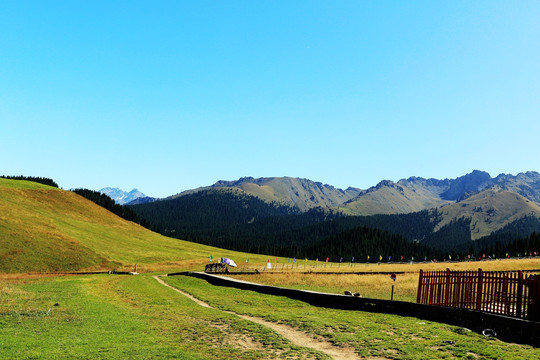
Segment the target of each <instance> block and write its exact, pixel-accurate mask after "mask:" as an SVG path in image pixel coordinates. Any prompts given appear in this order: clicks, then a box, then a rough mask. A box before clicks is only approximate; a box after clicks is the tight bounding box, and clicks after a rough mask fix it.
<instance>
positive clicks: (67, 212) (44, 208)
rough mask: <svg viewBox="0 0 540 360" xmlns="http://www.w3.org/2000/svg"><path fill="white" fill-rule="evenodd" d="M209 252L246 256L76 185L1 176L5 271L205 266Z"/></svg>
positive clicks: (0, 265)
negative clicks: (154, 226)
mask: <svg viewBox="0 0 540 360" xmlns="http://www.w3.org/2000/svg"><path fill="white" fill-rule="evenodd" d="M209 255H213V256H214V257H217V258H219V257H222V256H223V257H234V256H236V257H240V256H244V255H243V254H242V255H241V254H239V253H234V252H231V251H227V250H221V249H217V248H213V247H208V246H203V245H199V244H194V243H191V242H187V241H182V240H177V239H172V238H168V237H164V236H161V235H159V234H156V233H153V232H151V231H149V230H147V229H145V228H143V227H141V226H139V225H137V224H135V223H132V222H129V221H125V220H124V219H122V218H120V217H118V216H116V215H114V214H112V213H110V212H109V211H107V210H105V209H103V208H101V207H100V206H98V205H96V204H94V203H93V202H91V201H89V200H86V199H85V198H83V197H81V196H79V195H77V194H75V193H72V192H70V191H64V190H60V189H57V188H53V187H50V186H45V185H41V184H37V183H33V182H28V181H21V180H6V179H0V272H4V273H18V272H60V271H80V270H99V269H104V270H110V269H133V266H134V264H138V270H139V271H151V270H155V269H164V268H180V267H181V268H189V267H193V266H196V267H198V268H201V267H202V265H203V264H204V263H205V262H207V261H208V256H209ZM261 260H262V257H261Z"/></svg>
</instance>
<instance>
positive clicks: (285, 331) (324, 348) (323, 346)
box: [154, 276, 360, 360]
mask: <svg viewBox="0 0 540 360" xmlns="http://www.w3.org/2000/svg"><path fill="white" fill-rule="evenodd" d="M154 279H156V280H157V281H158V282H159V283H160V284H162V285H164V286H167V287H169V288H171V289H173V290H174V291H176V292H178V293H180V294H182V295H184V296H186V297H188V298H190V299H191V300H193V301H195V302H196V303H197V304H199V305H200V306H204V307H208V308H211V306H210V305H208V304H207V303H205V302H204V301H201V300H199V299H197V298H195V297H193V296H191V295H190V294H188V293H185V292H183V291H181V290H179V289H177V288H175V287H173V286H170V285H169V284H167V283H165V282H164V281H163V280H161V279H160V278H159V277H158V276H154ZM226 312H227V313H230V314H234V315H236V316H238V317H240V318H242V319H245V320H248V321H251V322H254V323H257V324H260V325H263V326H266V327H268V328H270V329H272V330H274V331H275V332H277V333H278V334H280V335H281V336H283V337H284V338H286V339H287V340H289V341H290V342H291V343H293V344H295V345H297V346H302V347H308V348H312V349H315V350H318V351H320V352H323V353H325V354H327V355H328V356H330V357H332V358H333V359H336V360H341V359H343V360H349V359H359V358H360V356H358V355H357V354H356V353H355V352H354V348H352V347H339V346H336V345H334V344H332V343H330V342H328V341H324V340H318V339H314V338H313V337H312V336H310V335H309V334H307V333H305V332H303V331H299V330H297V329H295V328H293V327H291V326H288V325H283V324H276V323H274V322H271V321H266V320H264V319H261V318H257V317H253V316H247V315H242V314H237V313H233V312H229V311H226Z"/></svg>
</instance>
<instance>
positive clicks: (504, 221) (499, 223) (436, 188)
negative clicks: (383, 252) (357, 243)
mask: <svg viewBox="0 0 540 360" xmlns="http://www.w3.org/2000/svg"><path fill="white" fill-rule="evenodd" d="M223 192H224V193H226V194H227V195H226V196H225V198H226V199H227V200H224V198H223V197H222V198H219V202H220V208H222V209H224V210H223V211H224V212H225V211H228V212H233V213H235V214H237V215H235V216H236V217H235V219H248V220H249V221H251V222H252V223H253V222H254V223H257V221H258V220H261V216H260V214H257V213H251V212H250V211H249V209H247V206H248V205H247V204H245V205H243V206H245V207H246V209H245V211H244V212H246V214H244V215H239V214H238V212H239V211H242V210H241V209H242V207H241V206H238V201H237V200H235V201H236V203H235V205H234V206H228V207H227V206H225V205H223V204H224V203H225V202H227V201H232V200H231V199H232V198H233V196H234V194H236V196H239V195H242V196H244V195H245V196H253V197H255V198H258V199H260V200H262V201H264V202H265V203H267V204H270V205H272V206H275V207H276V206H277V207H283V206H285V207H288V208H289V210H287V212H288V213H289V214H294V213H298V214H305V213H308V212H309V211H311V210H313V209H323V210H324V211H330V212H331V213H334V214H341V215H340V216H343V215H345V216H352V217H361V218H362V219H364V220H359V222H358V223H359V224H367V225H369V226H374V225H373V224H374V223H373V220H368V218H369V217H371V216H375V215H376V216H383V215H386V216H399V215H405V214H415V213H421V214H422V215H421V216H420V217H421V218H422V220H421V222H422V223H425V222H426V221H428V222H430V223H431V226H428V227H425V226H424V227H423V228H422V229H423V230H422V231H420V232H416V233H414V232H409V231H401V232H400V234H402V235H404V236H406V237H407V236H408V237H409V238H410V240H414V239H430V240H429V241H433V242H435V243H437V242H438V243H440V244H441V245H443V246H447V247H448V244H444V241H446V240H448V239H449V237H448V234H449V233H451V234H452V237H457V235H456V234H457V233H458V232H457V230H456V229H458V228H459V229H460V230H459V233H460V234H461V235H460V237H461V240H459V241H461V242H462V244H466V243H467V242H468V241H469V242H470V240H477V239H481V238H484V237H487V236H490V235H491V234H492V233H496V232H500V231H501V230H502V229H507V230H508V229H512V230H508V231H511V232H513V233H514V235H523V236H527V235H528V233H527V232H528V231H537V230H536V227H535V226H536V224H537V223H538V219H539V217H540V174H539V173H537V172H534V171H529V172H526V173H520V174H517V175H509V174H500V175H498V176H497V177H494V178H493V177H491V176H490V174H489V173H487V172H484V171H479V170H474V171H472V172H471V173H469V174H466V175H464V176H461V177H458V178H456V179H444V180H439V179H433V178H430V179H425V178H421V177H410V178H408V179H402V180H399V181H397V182H393V181H390V180H383V181H381V182H379V183H378V184H377V185H375V186H373V187H370V188H369V189H366V190H362V189H359V188H354V187H349V188H347V189H345V190H342V189H338V188H335V187H333V186H331V185H328V184H323V183H320V182H315V181H312V180H309V179H301V178H292V177H268V178H253V177H243V178H240V179H238V180H234V181H225V180H221V181H218V182H216V183H215V184H213V185H210V186H205V187H200V188H197V189H193V190H188V191H184V192H182V193H179V194H176V195H173V196H170V197H168V198H165V199H161V200H159V201H157V202H156V203H155V204H154V205H148V206H146V207H145V208H141V207H137V206H135V207H134V209H135V211H136V212H137V211H139V212H140V213H141V215H143V216H145V215H144V214H143V213H144V212H149V211H151V212H152V214H162V216H163V217H166V218H167V219H168V222H167V225H166V226H165V225H163V226H164V228H167V229H175V231H180V230H182V231H185V232H184V233H183V234H184V236H188V235H189V234H192V233H190V232H189V231H190V230H189V229H190V225H189V224H190V223H191V222H192V221H194V220H195V219H196V218H197V217H198V218H208V211H212V212H213V213H212V214H213V216H214V217H219V216H221V215H220V214H219V212H217V213H216V212H214V211H215V209H211V205H208V206H207V207H206V210H204V209H202V208H200V205H199V204H201V203H205V204H207V203H209V202H210V201H211V200H210V199H212V201H215V199H217V198H218V197H216V195H215V194H219V193H223ZM182 199H185V200H182ZM149 206H150V207H151V210H150V207H149ZM193 206H194V207H193ZM179 209H182V210H181V214H179V215H178V216H180V217H182V218H183V219H184V222H182V225H181V226H180V227H178V226H179V225H178V224H176V225H175V223H174V222H175V220H174V217H173V215H172V214H174V213H175V211H180V210H179ZM205 211H206V213H204V212H205ZM426 211H427V212H426ZM190 212H191V213H192V214H191V215H190V219H191V220H189V221H188V220H187V217H186V215H185V214H187V213H190ZM203 213H204V214H203ZM264 214H270V212H269V211H266V210H265V212H264ZM248 215H249V216H248ZM154 216H155V215H154ZM265 216H266V215H265ZM377 219H381V218H380V217H379V218H377ZM392 219H394V220H392V221H394V222H395V221H397V222H398V223H401V222H402V220H399V219H398V218H392ZM523 219H529V220H527V221H524V222H525V223H527V224H530V223H531V221H532V220H531V219H537V220H535V221H533V225H527V226H521V227H520V226H518V225H516V224H520V223H519V221H522V222H523ZM197 221H198V220H197ZM317 221H318V220H317ZM382 223H384V224H386V225H384V226H383V227H382V228H383V229H384V230H388V231H394V230H395V229H394V226H393V225H391V224H389V222H388V221H387V220H384V221H383V222H382ZM382 223H381V221H380V220H377V224H376V225H377V226H379V225H380V224H382ZM205 224H206V225H205ZM205 224H203V222H199V225H198V228H199V229H200V228H203V227H204V226H210V223H205ZM241 224H242V222H241V221H240V222H238V223H237V224H236V225H241ZM370 224H371V225H370ZM253 226H254V225H252V227H253ZM380 226H382V225H380ZM531 229H532V230H531ZM192 230H193V229H192ZM539 230H540V229H539ZM197 231H198V230H197ZM408 232H409V233H408ZM407 233H408V234H407ZM432 233H433V234H439V235H441V234H447V235H444V236H442V235H441V236H439V237H438V239H435V238H437V236H435V237H434V236H431V234H432ZM434 239H435V240H434ZM441 239H446V240H441ZM426 241H427V240H426ZM452 241H454V242H459V241H458V240H456V239H454V240H452Z"/></svg>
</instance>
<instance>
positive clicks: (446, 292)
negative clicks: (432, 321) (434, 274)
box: [444, 268, 450, 306]
mask: <svg viewBox="0 0 540 360" xmlns="http://www.w3.org/2000/svg"><path fill="white" fill-rule="evenodd" d="M449 296H450V269H449V268H446V287H445V289H444V306H448V297H449Z"/></svg>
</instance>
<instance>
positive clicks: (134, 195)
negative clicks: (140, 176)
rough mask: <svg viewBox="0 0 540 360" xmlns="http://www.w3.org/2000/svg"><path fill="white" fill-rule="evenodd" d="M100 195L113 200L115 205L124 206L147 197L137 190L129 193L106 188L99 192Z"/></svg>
mask: <svg viewBox="0 0 540 360" xmlns="http://www.w3.org/2000/svg"><path fill="white" fill-rule="evenodd" d="M99 192H100V193H102V194H105V195H107V196H108V197H110V198H111V199H113V200H114V201H115V202H116V203H117V204H120V205H125V204H127V203H130V202H132V201H133V200H135V199H138V198H144V197H147V196H146V195H145V194H143V193H142V192H140V191H139V190H138V189H133V190H131V191H129V192H127V191H124V190H122V189H119V188H113V187H106V188H103V189H101V190H99Z"/></svg>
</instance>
